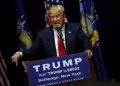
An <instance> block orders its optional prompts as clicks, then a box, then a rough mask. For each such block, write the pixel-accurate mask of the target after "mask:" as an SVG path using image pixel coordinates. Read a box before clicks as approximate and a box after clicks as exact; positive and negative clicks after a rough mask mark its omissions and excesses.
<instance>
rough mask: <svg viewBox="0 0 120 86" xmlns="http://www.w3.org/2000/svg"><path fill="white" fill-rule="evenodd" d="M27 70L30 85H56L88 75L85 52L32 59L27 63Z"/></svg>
mask: <svg viewBox="0 0 120 86" xmlns="http://www.w3.org/2000/svg"><path fill="white" fill-rule="evenodd" d="M27 70H28V77H29V84H30V86H49V85H56V84H60V83H66V82H72V81H76V80H84V79H88V78H89V77H90V70H89V64H88V61H87V55H86V54H85V53H81V54H73V55H69V56H63V57H61V58H60V57H59V58H58V57H53V58H49V59H45V60H38V61H32V62H30V63H28V64H27Z"/></svg>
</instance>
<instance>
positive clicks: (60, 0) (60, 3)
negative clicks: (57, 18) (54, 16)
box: [45, 0, 63, 9]
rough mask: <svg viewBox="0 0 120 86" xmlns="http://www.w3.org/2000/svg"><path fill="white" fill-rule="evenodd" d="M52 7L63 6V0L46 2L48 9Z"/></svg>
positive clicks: (48, 0)
mask: <svg viewBox="0 0 120 86" xmlns="http://www.w3.org/2000/svg"><path fill="white" fill-rule="evenodd" d="M51 5H63V0H45V7H46V9H48V8H49V7H50V6H51Z"/></svg>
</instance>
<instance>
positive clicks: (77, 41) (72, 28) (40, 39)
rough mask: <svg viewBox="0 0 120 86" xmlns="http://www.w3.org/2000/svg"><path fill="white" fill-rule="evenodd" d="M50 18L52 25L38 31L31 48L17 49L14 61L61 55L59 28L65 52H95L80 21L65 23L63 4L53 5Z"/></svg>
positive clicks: (89, 54)
mask: <svg viewBox="0 0 120 86" xmlns="http://www.w3.org/2000/svg"><path fill="white" fill-rule="evenodd" d="M48 18H49V20H50V23H51V26H50V27H48V28H45V29H44V30H43V31H41V32H39V33H38V36H37V38H36V41H35V43H34V45H33V47H32V48H31V49H30V50H27V51H24V52H20V51H17V52H16V53H15V54H14V55H13V56H12V57H11V59H12V61H13V62H15V63H16V65H17V62H18V60H19V59H20V58H21V57H22V56H25V58H21V59H23V60H26V59H27V60H28V59H30V57H34V56H39V57H43V58H49V57H57V56H58V57H59V51H58V44H57V34H58V30H61V32H62V39H63V43H64V47H65V52H66V53H65V54H66V55H68V54H74V53H80V52H86V53H87V55H88V58H90V57H92V55H93V53H92V51H91V50H90V44H89V39H88V37H87V36H86V35H85V34H84V32H83V31H82V29H81V25H80V24H78V23H68V24H67V23H65V21H64V20H65V14H64V7H63V6H61V5H53V6H51V7H50V8H49V9H48ZM43 58H39V59H43Z"/></svg>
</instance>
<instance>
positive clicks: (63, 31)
mask: <svg viewBox="0 0 120 86" xmlns="http://www.w3.org/2000/svg"><path fill="white" fill-rule="evenodd" d="M61 30H62V31H61V32H62V35H63V40H64V41H63V43H64V46H65V48H66V44H65V25H64V26H63V27H62V28H61ZM53 32H54V39H55V48H56V52H57V56H59V54H58V43H57V35H58V32H57V30H56V29H54V28H53Z"/></svg>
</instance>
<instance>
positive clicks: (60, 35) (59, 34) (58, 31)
mask: <svg viewBox="0 0 120 86" xmlns="http://www.w3.org/2000/svg"><path fill="white" fill-rule="evenodd" d="M61 31H62V30H61V29H59V30H57V33H58V37H60V38H62V37H63V35H62V32H61Z"/></svg>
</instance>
